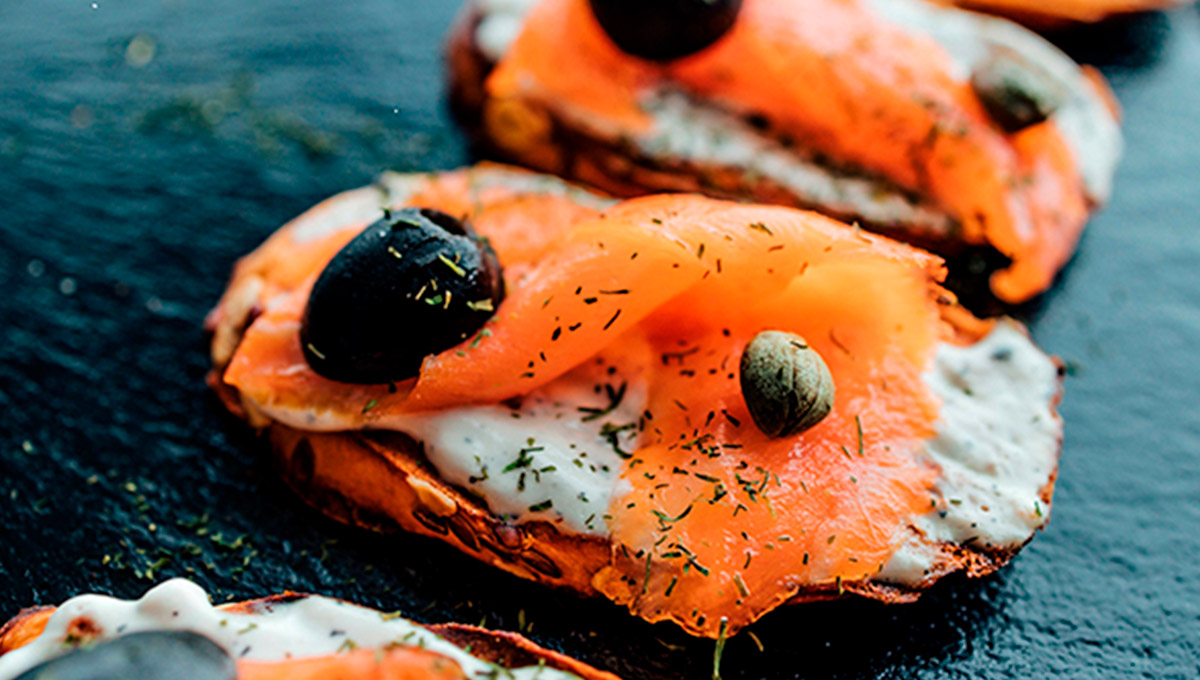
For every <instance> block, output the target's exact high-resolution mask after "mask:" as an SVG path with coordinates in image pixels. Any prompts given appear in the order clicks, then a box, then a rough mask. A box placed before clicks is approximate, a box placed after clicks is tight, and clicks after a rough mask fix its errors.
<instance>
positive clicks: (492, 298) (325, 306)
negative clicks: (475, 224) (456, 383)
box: [300, 208, 504, 383]
mask: <svg viewBox="0 0 1200 680" xmlns="http://www.w3.org/2000/svg"><path fill="white" fill-rule="evenodd" d="M503 299H504V279H503V277H502V276H501V271H500V263H499V261H497V259H496V254H495V252H493V251H492V248H491V246H489V245H488V244H487V242H486V241H484V240H483V239H480V238H479V237H478V236H477V235H476V234H475V232H474V230H473V229H471V227H470V226H469V225H468V224H465V223H463V222H461V221H459V220H457V219H455V218H453V217H451V216H449V215H447V214H445V213H443V212H439V211H437V210H432V209H428V208H405V209H403V210H399V211H396V212H394V213H392V214H390V215H387V216H385V217H384V218H383V219H381V220H379V221H378V222H376V223H374V224H372V225H371V226H369V227H367V228H366V229H365V230H363V232H362V233H361V234H359V235H358V236H356V237H355V238H354V240H353V241H351V242H350V243H348V244H346V247H344V248H342V249H341V250H340V251H339V252H338V254H337V255H335V256H334V257H333V260H332V261H330V263H329V264H328V265H327V266H326V267H325V270H324V271H323V272H321V275H320V276H319V277H318V278H317V282H316V284H314V285H313V289H312V294H311V295H310V296H309V298H308V307H307V308H306V309H305V310H304V320H303V323H302V325H301V327H300V343H301V346H302V347H303V348H304V357H305V358H306V359H307V360H308V364H309V365H310V366H312V368H313V370H314V371H316V372H317V373H320V374H321V375H323V376H325V377H327V378H331V379H333V380H340V381H342V382H352V383H385V382H393V381H398V380H404V379H406V378H411V377H413V376H415V375H417V373H418V372H419V370H420V368H421V361H422V360H423V359H424V358H425V357H426V356H428V355H430V354H436V353H438V352H440V351H442V350H444V349H447V348H450V347H453V346H454V345H457V344H458V343H460V342H462V341H463V340H465V339H466V338H468V337H469V336H471V335H472V334H474V333H475V332H476V331H478V330H479V329H480V327H482V326H483V324H484V323H486V322H487V320H488V319H489V318H491V316H492V314H493V312H494V310H495V309H496V307H499V306H500V301H501V300H503Z"/></svg>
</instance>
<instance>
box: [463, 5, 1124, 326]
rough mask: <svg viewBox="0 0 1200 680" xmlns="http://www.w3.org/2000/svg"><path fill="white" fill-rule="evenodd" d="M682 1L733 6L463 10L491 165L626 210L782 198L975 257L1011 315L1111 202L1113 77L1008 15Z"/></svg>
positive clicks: (468, 80) (469, 110)
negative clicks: (614, 201)
mask: <svg viewBox="0 0 1200 680" xmlns="http://www.w3.org/2000/svg"><path fill="white" fill-rule="evenodd" d="M692 4H693V5H695V6H696V7H698V8H700V7H719V6H726V7H728V9H727V10H726V13H727V16H726V17H725V22H724V23H723V24H719V25H718V26H717V29H723V32H722V30H717V29H714V30H712V31H710V32H708V33H707V34H705V35H704V36H701V37H700V38H697V39H696V40H691V41H685V40H684V38H679V39H678V41H675V42H673V41H672V39H671V36H675V35H677V34H682V35H685V36H686V34H684V33H683V32H682V31H675V30H673V29H677V28H679V26H678V25H677V24H680V22H685V18H679V17H675V16H673V15H671V16H656V15H654V13H653V12H652V10H651V8H654V7H659V6H663V7H665V6H668V5H670V6H672V7H674V4H672V3H635V2H625V1H624V0H535V1H519V2H508V1H505V2H500V1H498V0H472V2H470V3H468V4H467V5H466V7H465V9H464V11H463V13H462V15H461V17H460V20H459V21H458V23H457V24H456V28H455V29H454V31H453V33H452V35H451V38H450V43H449V55H450V59H449V62H450V67H451V75H450V78H451V92H452V98H453V100H454V102H455V104H456V110H457V111H458V112H459V113H460V117H461V119H462V120H463V122H464V124H465V126H466V127H467V128H468V129H469V130H471V131H472V132H473V133H474V134H475V136H476V137H477V139H478V140H479V141H480V142H481V143H482V144H483V145H484V146H486V147H487V148H488V149H489V150H490V151H491V152H493V153H495V154H497V155H499V156H501V157H503V158H506V159H508V160H513V161H516V162H519V163H521V164H524V165H528V166H530V167H533V168H536V169H539V170H543V171H549V172H554V173H556V174H560V175H563V176H566V177H568V178H572V179H578V180H582V181H585V182H588V183H591V184H593V185H595V186H598V187H600V188H601V189H603V190H605V191H608V192H610V193H614V194H617V195H624V196H632V195H638V194H645V193H654V192H664V191H689V192H699V193H705V194H708V195H712V196H716V197H722V198H730V199H736V200H746V199H749V200H753V201H756V202H762V203H777V204H784V205H792V206H797V207H803V208H809V209H815V210H818V211H820V212H824V213H826V214H829V215H832V216H834V217H837V218H839V219H842V220H845V221H848V222H852V221H857V222H859V223H861V224H862V225H863V226H864V227H866V228H869V229H872V230H875V231H879V232H881V233H885V234H887V235H889V236H893V237H896V238H899V239H900V240H905V241H909V242H912V243H915V244H918V245H921V246H923V247H927V248H930V249H933V250H935V251H937V252H940V253H943V254H945V255H948V256H951V255H958V254H962V253H974V249H980V250H981V252H980V253H979V256H981V257H985V255H984V253H986V257H987V258H988V259H989V261H993V262H998V263H1000V264H998V265H994V266H993V267H992V269H994V270H995V271H994V273H993V274H992V275H991V277H990V287H991V290H992V292H993V293H994V295H995V296H996V297H997V298H999V299H1000V300H1001V301H1004V302H1009V303H1016V302H1021V301H1024V300H1027V299H1029V298H1031V297H1033V296H1035V295H1037V294H1038V293H1040V292H1042V291H1044V290H1045V289H1046V288H1047V287H1049V285H1050V284H1051V283H1052V282H1053V280H1054V276H1055V274H1056V273H1057V272H1058V271H1059V270H1060V269H1061V268H1062V267H1063V265H1065V264H1066V262H1067V261H1068V260H1069V259H1070V257H1071V255H1072V253H1073V252H1074V249H1075V246H1076V244H1077V242H1078V240H1079V237H1080V234H1081V233H1082V231H1083V228H1084V224H1085V222H1086V221H1087V219H1088V216H1089V214H1090V213H1091V212H1092V210H1093V209H1094V208H1096V207H1097V206H1098V205H1100V204H1102V203H1104V202H1105V200H1106V199H1107V197H1108V195H1109V193H1110V189H1111V182H1112V177H1113V173H1114V170H1115V167H1116V163H1117V159H1118V157H1119V155H1120V150H1121V135H1120V130H1119V127H1118V123H1117V114H1116V106H1115V103H1114V100H1113V98H1112V96H1111V93H1110V92H1109V90H1108V88H1107V86H1106V85H1105V84H1104V82H1103V79H1102V78H1101V77H1099V75H1098V74H1097V73H1096V72H1095V71H1093V70H1091V69H1087V68H1084V67H1080V66H1079V65H1077V64H1075V63H1074V62H1073V61H1071V59H1070V58H1069V57H1067V56H1066V55H1065V54H1063V53H1062V52H1060V51H1059V50H1058V49H1057V48H1055V47H1054V46H1052V45H1051V44H1050V43H1049V42H1047V41H1046V40H1044V39H1042V38H1041V37H1039V36H1037V35H1036V34H1034V33H1032V32H1031V31H1029V30H1027V29H1025V28H1022V27H1020V26H1018V25H1016V24H1014V23H1012V22H1010V21H1008V20H1006V19H1000V18H996V17H990V16H985V15H981V14H977V13H974V12H967V11H964V10H960V9H956V8H953V7H946V6H941V5H937V4H933V3H930V2H926V1H925V0H742V1H741V2H738V1H736V0H719V1H715V2H713V3H692ZM607 5H620V7H621V8H622V9H620V10H619V11H618V10H602V8H603V7H605V6H607ZM631 8H640V9H631ZM697 11H703V10H697ZM712 11H713V12H718V14H716V15H714V17H710V19H711V21H710V22H703V21H699V19H692V20H690V21H688V22H685V23H687V25H691V24H696V23H699V24H700V25H705V26H707V25H711V22H715V21H717V20H718V19H720V18H721V15H720V14H719V10H712ZM631 12H638V13H639V14H638V16H635V17H628V16H624V15H623V14H622V13H624V14H628V13H631ZM610 14H611V16H610ZM598 17H605V18H606V20H605V21H601V20H599V19H598ZM623 19H624V20H623ZM680 25H682V24H680ZM655 26H659V27H660V30H657V31H655V30H653V27H655ZM703 39H707V40H709V42H708V43H704V42H703ZM698 40H699V42H698ZM996 254H998V255H999V256H997V255H996ZM964 257H967V255H964ZM997 267H998V268H997Z"/></svg>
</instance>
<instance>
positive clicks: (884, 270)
mask: <svg viewBox="0 0 1200 680" xmlns="http://www.w3.org/2000/svg"><path fill="white" fill-rule="evenodd" d="M381 206H382V208H381ZM385 213H386V214H385ZM381 216H382V217H381ZM443 227H444V229H445V230H444V231H439V230H441V229H443ZM471 227H473V231H472V229H471ZM463 234H467V235H471V234H474V235H473V236H471V237H470V238H469V239H468V238H467V236H463ZM414 235H416V236H419V237H420V238H419V239H417V241H411V242H419V243H420V244H423V245H420V246H419V247H416V246H415V247H413V248H411V249H406V248H404V247H401V246H397V245H395V244H397V243H401V241H402V240H403V239H410V240H411V238H415V236H414ZM410 237H411V238H410ZM388 239H391V240H388ZM439 239H441V240H439ZM405 242H408V241H405ZM434 242H437V243H445V244H447V245H446V246H445V248H446V250H444V251H437V252H432V251H428V250H422V248H426V246H427V244H429V243H434ZM464 244H466V245H464ZM471 244H474V245H471ZM438 247H441V246H438ZM472 248H475V249H476V250H474V251H473V250H472ZM480 252H482V253H484V256H483V257H482V258H480V257H477V254H478V253H480ZM493 258H494V260H495V261H494V262H492V259H493ZM421 262H428V263H429V264H428V266H426V265H423V264H421ZM496 268H499V269H496ZM494 274H500V276H499V277H497V280H502V285H497V284H496V283H495V281H494V280H493V278H492V276H493V275H494ZM942 275H943V268H942V264H941V260H939V259H938V258H937V257H936V256H933V255H930V254H928V253H925V252H922V251H919V250H917V249H914V248H911V247H909V246H905V245H903V244H899V243H896V242H893V241H890V240H888V239H886V238H883V237H881V236H876V235H872V234H868V233H866V232H863V231H861V230H858V229H855V228H852V227H849V226H846V225H844V224H841V223H838V222H835V221H833V220H831V219H829V218H826V217H823V216H820V215H817V214H815V213H809V212H802V211H799V210H796V209H792V208H784V207H776V206H755V205H744V204H735V203H729V202H725V201H720V200H716V199H711V198H705V197H701V196H696V195H669V196H650V197H644V198H638V199H632V200H628V201H625V202H616V201H613V200H611V199H608V198H605V197H602V196H599V195H597V194H593V193H588V192H585V191H583V190H580V189H578V188H574V187H571V186H570V185H567V184H564V183H562V182H560V181H558V180H555V179H553V178H550V177H547V176H539V175H534V174H531V173H526V172H523V171H518V170H514V169H507V168H503V167H500V166H491V165H483V166H478V167H476V168H472V169H467V170H463V171H458V172H453V173H444V174H431V175H386V176H384V177H383V178H381V180H380V182H379V183H378V185H376V186H374V187H368V188H365V189H361V190H357V191H354V192H349V193H347V194H342V195H340V196H337V197H334V198H332V199H329V200H328V201H326V202H324V203H322V204H321V205H319V206H317V207H316V208H314V209H313V210H312V211H310V212H309V213H306V214H305V215H302V216H301V217H299V218H297V219H296V220H294V221H293V222H292V223H290V224H288V225H286V226H285V227H283V228H282V229H281V230H280V231H279V232H277V233H276V234H275V235H273V236H272V237H271V238H270V239H268V241H267V242H266V243H265V244H263V246H261V247H260V248H259V249H258V250H256V251H255V252H254V253H252V254H250V255H248V256H247V257H246V258H244V259H243V260H242V261H241V262H239V263H238V265H237V267H236V269H235V271H234V275H233V279H232V281H231V283H230V286H229V289H228V291H227V292H226V294H225V296H224V298H223V299H222V300H221V302H220V304H219V305H218V306H217V308H216V309H214V311H213V312H212V314H211V315H210V318H209V328H210V329H211V330H212V331H213V346H212V350H213V361H214V369H213V372H212V373H211V375H210V381H211V383H212V384H213V385H214V387H215V388H216V389H217V390H218V392H219V393H220V394H221V395H222V397H223V398H224V400H225V401H226V403H227V404H228V405H229V407H230V408H231V410H233V411H234V412H235V413H238V414H240V415H241V416H242V417H244V418H245V419H246V420H247V421H249V422H250V423H251V424H252V425H254V426H255V427H258V428H262V429H265V430H267V431H268V433H269V436H270V439H271V442H272V444H273V448H274V451H275V455H276V458H277V461H278V464H279V468H280V470H281V472H282V473H283V475H284V477H285V479H287V480H288V482H289V483H290V484H291V485H292V486H293V487H294V488H296V489H297V491H299V492H300V493H301V495H303V496H304V497H305V498H306V499H308V500H309V501H310V502H312V503H313V504H314V505H317V506H318V507H320V508H322V509H323V510H325V511H326V512H328V513H329V514H331V515H332V516H334V517H337V518H339V519H342V520H344V521H349V522H353V523H356V524H359V525H362V526H367V527H372V528H377V529H384V530H387V529H397V528H399V529H404V530H408V531H415V532H418V533H423V534H426V535H430V536H435V537H438V538H440V539H442V540H444V541H447V542H449V543H451V544H453V545H455V546H457V547H459V548H460V549H462V550H463V551H464V552H467V553H468V554H471V555H473V556H475V557H477V558H479V559H481V560H484V561H487V562H489V563H491V564H493V565H495V566H498V567H500V568H503V569H505V570H507V571H510V572H512V573H515V574H518V575H521V576H524V577H526V578H531V579H535V580H538V581H541V582H543V583H547V584H554V585H562V586H567V587H570V588H573V589H575V590H577V591H579V592H581V593H584V594H589V595H602V596H605V597H608V598H610V599H611V600H613V601H615V602H618V603H621V604H624V605H626V606H628V607H629V609H630V610H631V611H632V612H633V613H634V614H636V615H637V616H640V617H643V618H645V619H648V620H651V621H660V620H670V621H674V622H676V623H677V624H679V625H680V626H682V627H683V628H684V629H686V630H687V631H689V632H691V633H693V634H696V635H704V636H710V637H717V636H719V635H720V634H721V633H722V632H725V633H727V634H732V633H733V632H736V631H737V630H738V629H740V628H741V627H743V626H745V625H746V624H748V623H750V622H751V621H753V620H755V619H757V618H758V617H760V616H761V615H762V614H764V613H765V612H767V611H769V610H771V609H773V608H774V607H776V606H778V605H780V604H783V603H785V602H789V601H802V600H811V599H823V598H830V597H839V596H842V595H847V594H857V595H862V596H866V597H871V598H875V599H880V600H884V601H892V602H894V601H906V600H911V599H913V598H914V597H916V595H917V594H918V593H919V592H920V591H921V590H922V589H924V588H925V587H927V586H929V585H931V584H932V583H933V582H934V581H936V580H937V579H938V578H940V577H941V576H943V575H945V574H947V573H951V572H954V571H959V570H965V571H967V572H968V573H969V574H972V575H982V574H985V573H988V572H990V571H993V570H994V569H996V568H998V567H999V566H1001V565H1003V564H1004V563H1005V562H1007V560H1008V559H1009V558H1010V557H1011V556H1012V555H1013V554H1015V552H1016V551H1017V550H1018V549H1019V548H1020V547H1021V546H1022V545H1024V544H1025V543H1026V542H1027V541H1028V540H1029V539H1030V538H1031V537H1032V535H1033V533H1034V532H1035V531H1036V530H1037V529H1039V528H1041V527H1042V526H1043V525H1044V523H1045V522H1046V520H1047V518H1048V515H1049V510H1050V495H1051V491H1052V488H1053V482H1054V478H1055V472H1056V469H1057V456H1058V450H1059V444H1060V438H1061V423H1060V421H1059V418H1058V416H1057V415H1056V414H1055V406H1056V404H1057V401H1058V394H1059V384H1060V382H1059V372H1058V368H1057V365H1056V364H1055V362H1054V361H1052V360H1051V359H1050V358H1049V357H1047V356H1046V355H1044V354H1043V353H1042V352H1041V351H1040V350H1038V349H1037V348H1036V347H1035V346H1034V345H1033V344H1032V342H1031V341H1030V340H1029V338H1028V337H1027V335H1026V334H1025V332H1024V330H1023V329H1022V328H1021V327H1020V326H1019V325H1018V324H1017V323H1016V322H1013V321H1009V320H1001V321H997V322H983V321H979V320H977V319H975V318H974V317H973V316H971V315H970V314H969V313H968V312H966V311H964V310H963V309H962V308H961V307H959V306H958V305H957V304H956V303H955V302H954V300H953V296H951V295H950V294H949V293H947V292H946V291H945V290H943V289H942V288H941V286H940V285H939V283H938V281H939V279H940V277H941V276H942ZM405 277H408V279H406V278H405ZM480 282H490V283H487V285H486V286H484V287H480V285H481V284H480ZM467 290H470V291H472V292H469V293H467V292H463V291H467ZM427 310H428V311H429V313H430V314H432V316H422V315H424V314H425V313H426V311H427ZM481 310H482V312H483V313H480V312H481ZM435 313H436V314H435ZM437 315H442V316H437ZM417 319H423V320H424V321H421V323H417V321H416V320H417ZM429 319H432V321H430V320H429ZM472 319H474V321H471V320H472ZM334 320H336V321H334ZM466 322H470V323H471V324H473V325H467V326H462V325H461V324H462V323H466ZM330 324H332V326H330ZM322 326H326V327H328V328H331V329H332V330H333V331H335V332H333V333H326V332H325V331H326V328H322ZM442 327H450V328H454V329H455V332H456V333H458V336H457V337H456V338H455V339H454V340H452V341H451V342H450V343H448V344H446V345H445V346H429V345H428V344H427V342H428V339H429V338H432V337H435V336H437V335H438V333H439V332H440V329H441V328H442ZM766 331H778V332H780V333H781V334H788V335H786V336H770V334H768V333H764V332H766ZM375 336H378V337H382V338H383V339H384V342H383V344H382V349H379V348H378V347H376V345H375V343H374V340H375V339H376V338H375ZM768 336H770V337H788V338H794V341H790V344H788V343H784V344H783V345H782V348H781V349H778V348H777V349H776V350H771V349H770V348H769V347H768V348H767V349H766V350H761V351H760V350H759V349H754V351H751V350H749V349H747V347H750V346H752V345H755V344H762V343H760V342H759V341H760V340H761V339H763V338H764V337H768ZM752 341H754V342H752ZM371 348H375V349H371ZM368 350H370V351H368ZM392 350H396V351H395V352H393V351H392ZM400 350H403V351H402V352H401V351H400ZM401 355H403V356H401ZM756 358H757V359H756ZM758 359H762V360H763V361H765V362H766V363H765V364H763V365H767V366H778V367H779V370H778V371H775V370H774V369H772V370H770V371H764V370H760V368H758V366H757V364H756V361H757V360H758ZM771 362H775V363H774V364H772V363H771ZM804 362H809V363H813V364H814V365H815V364H819V365H821V366H823V367H825V369H826V370H827V374H825V377H824V378H822V380H823V381H824V382H820V383H819V384H818V383H813V382H811V381H809V380H808V378H806V377H805V376H809V375H818V374H819V373H820V371H808V370H807V369H806V368H805V366H806V365H808V364H805V363H804ZM760 363H761V362H760ZM776 372H778V376H777V375H776ZM785 374H786V375H785ZM331 375H335V376H339V377H335V378H331V377H330V376H331ZM372 375H375V376H377V377H376V378H374V379H372V378H371V376H372ZM341 376H345V377H341ZM756 380H757V381H758V382H755V381H756ZM780 395H782V396H780ZM817 403H823V407H822V408H817V407H815V406H813V404H817ZM780 404H782V405H783V406H784V407H787V408H785V409H784V410H783V411H782V412H776V413H777V414H778V413H783V415H782V416H781V417H780V418H779V419H776V420H774V421H772V420H770V418H769V417H770V416H771V411H770V409H769V408H765V407H772V406H778V405H780ZM764 405H765V406H764ZM797 405H802V406H804V407H805V409H807V410H805V409H799V410H797V409H798V408H799V406H797ZM810 406H813V407H812V408H808V407H810ZM789 408H790V409H791V410H790V411H789V410H787V409H789ZM817 411H821V412H820V413H817ZM764 414H765V415H764ZM814 414H815V415H814Z"/></svg>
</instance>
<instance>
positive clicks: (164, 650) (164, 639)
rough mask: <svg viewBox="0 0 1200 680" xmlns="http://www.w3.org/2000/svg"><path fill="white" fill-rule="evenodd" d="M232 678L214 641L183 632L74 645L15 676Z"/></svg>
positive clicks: (40, 679) (61, 679) (57, 679)
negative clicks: (67, 650) (55, 656)
mask: <svg viewBox="0 0 1200 680" xmlns="http://www.w3.org/2000/svg"><path fill="white" fill-rule="evenodd" d="M181 675H182V676H184V677H188V678H194V679H195V680H234V678H236V677H237V668H236V667H235V665H234V663H233V659H231V658H230V657H229V655H228V654H226V653H225V650H224V649H221V648H220V647H219V646H217V644H216V643H215V642H213V641H212V640H209V639H208V638H206V637H204V636H203V635H199V634H197V633H191V632H188V631H151V632H144V633H130V634H129V635H124V636H122V637H118V638H116V639H113V640H105V641H103V642H98V643H95V644H91V645H87V646H83V647H79V648H77V649H75V650H73V651H70V652H68V653H67V654H65V655H63V656H60V657H58V658H56V659H51V660H50V661H47V662H45V663H42V664H39V665H37V666H34V667H33V668H30V669H29V670H27V671H25V672H24V673H22V674H21V675H19V676H17V680H51V679H53V680H111V679H112V678H139V680H175V679H176V678H179V677H181Z"/></svg>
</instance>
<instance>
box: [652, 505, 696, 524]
mask: <svg viewBox="0 0 1200 680" xmlns="http://www.w3.org/2000/svg"><path fill="white" fill-rule="evenodd" d="M691 511H692V506H691V505H689V506H687V507H686V508H684V510H683V512H681V513H679V514H678V515H676V516H674V517H671V516H670V515H667V514H666V513H664V512H661V511H659V510H651V511H650V513H651V514H652V515H654V516H655V517H657V518H658V521H659V522H661V523H662V524H672V523H674V522H678V521H679V520H681V519H683V518H684V517H687V516H688V514H689V513H691Z"/></svg>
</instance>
